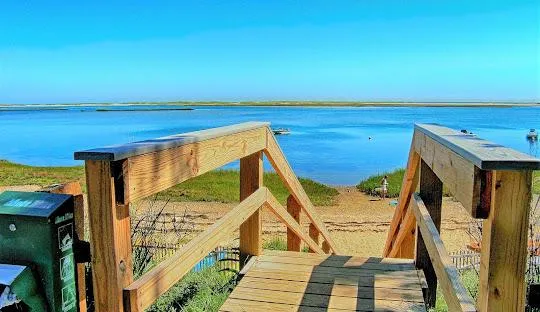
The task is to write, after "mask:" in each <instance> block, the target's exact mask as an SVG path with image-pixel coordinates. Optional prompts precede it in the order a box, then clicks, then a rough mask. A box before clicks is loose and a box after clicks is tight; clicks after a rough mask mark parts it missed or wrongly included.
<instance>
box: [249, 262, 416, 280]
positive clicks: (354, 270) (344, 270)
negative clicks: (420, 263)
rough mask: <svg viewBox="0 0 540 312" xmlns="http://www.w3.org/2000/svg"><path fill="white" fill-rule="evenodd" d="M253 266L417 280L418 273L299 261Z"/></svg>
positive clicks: (256, 265) (261, 263)
mask: <svg viewBox="0 0 540 312" xmlns="http://www.w3.org/2000/svg"><path fill="white" fill-rule="evenodd" d="M253 268H259V269H268V270H289V271H298V272H317V273H324V274H337V275H349V274H357V275H359V276H373V275H380V276H382V275H388V276H394V277H403V278H411V279H415V280H418V274H416V270H414V269H413V270H387V269H385V268H377V267H365V268H362V267H341V268H338V267H331V266H317V267H314V266H313V265H305V264H299V263H296V264H294V263H275V262H264V261H260V260H259V261H257V263H255V265H254V267H253Z"/></svg>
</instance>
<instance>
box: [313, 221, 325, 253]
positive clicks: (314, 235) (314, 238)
mask: <svg viewBox="0 0 540 312" xmlns="http://www.w3.org/2000/svg"><path fill="white" fill-rule="evenodd" d="M309 237H311V239H312V240H313V241H314V242H315V243H317V245H319V230H317V227H316V226H315V225H314V224H313V223H310V224H309ZM309 252H311V253H314V252H315V250H313V249H311V248H310V249H309ZM324 252H327V251H324Z"/></svg>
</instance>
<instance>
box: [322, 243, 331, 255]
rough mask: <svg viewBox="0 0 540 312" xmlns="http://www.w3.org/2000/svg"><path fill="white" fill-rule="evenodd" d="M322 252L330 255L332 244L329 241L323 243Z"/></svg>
mask: <svg viewBox="0 0 540 312" xmlns="http://www.w3.org/2000/svg"><path fill="white" fill-rule="evenodd" d="M322 250H323V251H324V253H330V244H328V242H327V241H323V242H322Z"/></svg>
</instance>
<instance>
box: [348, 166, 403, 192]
mask: <svg viewBox="0 0 540 312" xmlns="http://www.w3.org/2000/svg"><path fill="white" fill-rule="evenodd" d="M404 174H405V169H397V170H394V171H391V172H385V173H381V174H376V175H372V176H370V177H368V178H366V179H364V180H362V181H360V183H358V185H357V186H356V188H357V189H359V190H360V191H362V192H364V193H367V194H370V195H378V194H377V192H376V190H375V189H376V188H380V187H381V181H382V179H383V178H384V176H385V175H386V176H388V197H398V196H399V192H400V191H401V183H402V182H403V175H404Z"/></svg>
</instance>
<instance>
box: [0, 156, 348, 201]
mask: <svg viewBox="0 0 540 312" xmlns="http://www.w3.org/2000/svg"><path fill="white" fill-rule="evenodd" d="M69 181H79V182H80V183H81V184H82V185H83V186H84V185H85V177H84V166H74V167H34V166H26V165H20V164H15V163H11V162H8V161H5V160H0V186H13V185H30V184H33V185H40V186H46V185H50V184H53V183H65V182H69ZM300 183H301V184H302V186H303V187H304V189H305V190H306V193H307V194H308V196H309V198H310V199H311V201H312V202H313V204H314V205H317V206H322V205H330V204H332V203H333V201H334V198H335V196H336V195H338V191H337V190H336V189H334V188H332V187H329V186H326V185H324V184H322V183H318V182H315V181H313V180H310V179H303V178H300ZM264 185H265V186H266V187H268V188H269V189H270V190H271V191H272V194H274V196H275V197H276V198H277V199H278V200H279V201H280V202H281V203H282V204H284V203H285V202H286V199H287V196H288V195H289V191H288V190H287V188H286V187H285V186H284V185H283V183H282V182H281V179H280V178H279V176H278V175H277V174H276V173H272V172H268V173H265V174H264ZM159 197H160V198H165V199H170V200H171V201H217V202H226V203H229V202H238V201H239V200H240V198H239V197H240V173H239V171H238V170H214V171H211V172H207V173H205V174H203V175H201V176H198V177H196V178H193V179H190V180H188V181H186V182H183V183H181V184H179V185H176V186H174V187H172V188H170V189H168V190H166V191H163V192H161V193H160V196H159Z"/></svg>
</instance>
